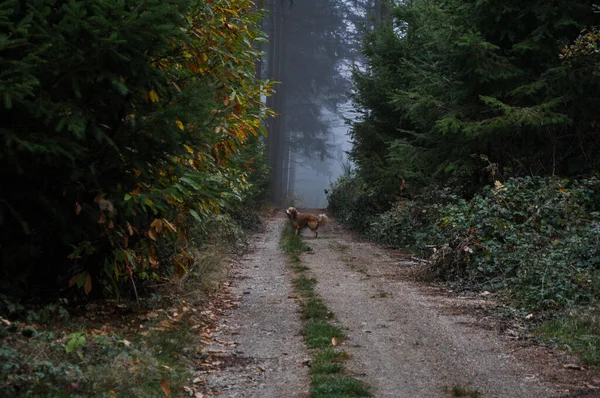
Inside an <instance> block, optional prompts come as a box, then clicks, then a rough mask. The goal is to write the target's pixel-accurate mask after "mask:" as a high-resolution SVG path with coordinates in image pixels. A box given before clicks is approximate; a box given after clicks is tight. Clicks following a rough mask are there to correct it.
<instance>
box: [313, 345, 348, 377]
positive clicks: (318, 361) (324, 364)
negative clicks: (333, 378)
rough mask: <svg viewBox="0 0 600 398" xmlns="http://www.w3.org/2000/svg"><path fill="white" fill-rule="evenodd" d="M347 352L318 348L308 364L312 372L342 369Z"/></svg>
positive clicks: (325, 372) (331, 371)
mask: <svg viewBox="0 0 600 398" xmlns="http://www.w3.org/2000/svg"><path fill="white" fill-rule="evenodd" d="M346 359H348V354H346V353H344V352H338V351H335V350H334V349H333V348H325V349H324V350H320V351H319V352H318V353H317V354H316V355H315V357H314V358H313V360H312V362H311V366H310V372H311V373H312V374H333V373H340V372H341V371H343V370H344V365H343V364H342V362H344V361H345V360H346Z"/></svg>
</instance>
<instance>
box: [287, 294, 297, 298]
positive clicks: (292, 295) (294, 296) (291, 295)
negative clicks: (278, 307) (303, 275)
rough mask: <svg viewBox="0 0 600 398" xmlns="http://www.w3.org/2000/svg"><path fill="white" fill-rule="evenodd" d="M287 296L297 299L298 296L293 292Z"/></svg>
mask: <svg viewBox="0 0 600 398" xmlns="http://www.w3.org/2000/svg"><path fill="white" fill-rule="evenodd" d="M288 298H289V299H297V298H298V296H297V295H295V294H290V295H289V296H288Z"/></svg>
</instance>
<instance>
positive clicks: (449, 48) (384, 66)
mask: <svg viewBox="0 0 600 398" xmlns="http://www.w3.org/2000/svg"><path fill="white" fill-rule="evenodd" d="M590 7H591V2H590V1H577V2H575V3H574V2H567V1H559V2H555V3H552V4H548V3H546V2H541V1H525V2H522V1H509V2H502V3H498V2H491V1H479V2H475V3H473V2H467V1H462V0H417V1H413V2H407V3H403V4H401V5H398V6H397V7H395V9H394V10H393V11H392V16H393V22H392V23H389V24H383V25H381V26H380V27H379V28H378V29H376V30H375V31H374V32H372V33H371V34H369V35H368V36H367V37H366V40H365V42H364V47H363V52H364V55H365V57H366V59H367V65H366V69H365V70H359V69H356V70H355V73H354V81H355V85H356V88H357V95H356V96H355V102H356V104H357V105H358V106H359V107H360V108H361V109H362V111H363V118H362V120H361V121H360V122H358V123H356V124H355V126H354V128H353V132H352V134H353V140H354V143H355V146H354V149H353V152H352V156H353V159H354V160H355V162H356V163H357V164H358V166H359V172H360V173H361V175H362V176H363V177H364V180H365V181H369V182H370V184H371V185H374V186H375V189H376V190H377V192H378V194H380V195H381V197H382V198H384V200H389V199H390V198H392V197H394V196H395V195H398V194H399V193H400V190H399V187H400V186H401V185H402V184H400V182H399V181H401V180H402V179H406V180H407V181H410V184H409V185H411V186H413V187H417V186H420V185H421V186H422V185H423V184H427V183H428V182H427V180H430V179H431V178H435V179H439V180H442V181H444V180H448V179H454V180H455V184H456V185H458V186H462V187H465V188H466V190H467V191H471V192H473V190H475V189H477V187H479V186H480V185H481V184H485V183H488V182H489V178H490V177H491V178H494V179H502V178H507V177H509V176H513V175H523V174H529V173H533V174H546V175H552V174H563V175H570V174H575V173H583V172H590V171H593V170H596V169H597V167H598V164H597V159H598V156H595V155H596V154H597V152H598V150H599V149H600V146H599V144H600V142H599V141H598V139H597V137H598V130H597V127H596V126H597V113H596V111H595V109H597V108H598V101H599V97H598V88H599V87H598V80H597V79H594V78H590V77H589V76H582V75H578V74H577V73H574V71H573V70H571V69H569V68H568V66H567V65H565V64H564V63H562V61H561V60H560V59H559V56H558V55H559V53H560V50H561V49H562V48H563V46H564V45H565V44H566V43H569V42H570V41H571V40H573V39H574V38H575V37H576V36H577V34H578V32H579V31H580V30H581V29H582V28H583V27H584V26H589V25H594V23H595V21H597V16H595V15H593V14H592V13H590V12H589V10H590Z"/></svg>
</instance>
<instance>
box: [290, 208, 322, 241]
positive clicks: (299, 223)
mask: <svg viewBox="0 0 600 398" xmlns="http://www.w3.org/2000/svg"><path fill="white" fill-rule="evenodd" d="M285 214H287V216H288V218H289V219H290V221H291V222H292V225H293V226H294V228H295V229H296V235H298V234H299V233H300V230H301V229H303V228H306V227H308V228H310V230H311V231H313V232H314V233H315V238H316V237H318V236H319V233H318V232H317V230H318V229H319V225H326V224H327V221H328V219H327V216H326V215H325V214H319V215H318V216H315V215H314V214H303V213H300V212H299V211H298V210H297V209H296V208H295V207H290V208H288V209H287V210H286V211H285Z"/></svg>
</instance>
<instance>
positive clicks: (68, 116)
mask: <svg viewBox="0 0 600 398" xmlns="http://www.w3.org/2000/svg"><path fill="white" fill-rule="evenodd" d="M138 3H139V2H136V1H133V0H125V1H120V2H105V1H100V0H91V1H85V2H82V1H72V2H56V1H53V0H41V1H33V0H31V1H30V0H27V1H16V0H9V1H5V2H3V3H2V5H1V6H0V25H1V26H3V28H4V29H3V31H6V32H11V33H10V34H9V35H3V36H2V45H1V46H0V69H2V71H3V77H2V79H1V80H0V92H2V97H1V98H0V120H1V121H2V122H1V126H0V180H2V184H3V185H5V186H10V187H11V189H7V190H2V191H1V192H0V264H1V266H0V290H4V291H10V292H11V293H13V294H15V293H16V294H19V293H20V294H23V295H31V294H40V293H41V292H43V291H48V293H50V294H54V293H56V291H57V290H58V286H61V287H65V286H67V284H70V285H73V284H76V285H77V286H79V287H82V288H83V289H84V290H85V292H86V293H92V294H93V293H94V292H98V293H106V292H110V293H112V294H115V295H117V294H119V293H120V292H121V291H122V287H123V286H124V284H128V283H130V281H133V280H135V279H157V278H159V277H160V276H164V275H168V274H172V273H182V272H185V268H186V267H187V265H189V263H190V261H191V256H190V254H189V253H188V252H187V251H186V250H185V249H186V243H185V241H186V239H187V236H188V234H189V232H190V228H191V227H192V226H193V225H194V224H196V223H200V224H202V223H204V222H205V221H206V220H207V219H208V218H210V217H212V216H213V215H214V214H218V213H222V212H224V211H233V209H235V208H236V207H238V206H239V205H240V202H241V201H242V200H243V199H244V197H246V195H249V196H252V197H254V196H255V195H256V194H257V193H258V192H256V191H253V188H252V187H251V184H252V183H253V182H255V181H251V180H252V177H251V174H252V173H253V172H254V171H253V170H255V169H256V163H255V160H256V158H257V156H259V155H258V153H259V152H260V151H261V149H260V145H259V142H258V140H257V139H255V138H251V137H254V136H260V134H261V133H262V132H263V128H262V126H261V119H262V118H264V117H266V116H267V115H269V114H270V112H269V111H267V110H266V108H265V107H264V105H263V102H262V101H261V96H262V95H268V94H269V90H270V88H269V85H268V84H263V82H260V81H258V80H257V79H256V77H255V73H254V72H255V71H254V60H255V58H256V57H257V56H258V53H257V51H256V50H255V49H254V48H253V44H252V42H253V41H254V40H257V39H258V40H260V34H259V33H258V26H259V25H258V24H259V19H260V11H259V10H258V9H257V8H256V7H255V6H254V3H252V2H251V1H249V0H243V1H239V2H235V3H233V2H231V1H229V0H221V1H217V2H212V1H211V2H207V1H204V0H168V1H159V0H149V1H146V2H144V5H143V7H140V5H139V4H138ZM215 49H218V50H215ZM232 54H235V56H232ZM252 147H254V148H255V149H251V148H252ZM248 148H250V150H247V149H248ZM253 150H256V153H257V156H254V154H253V153H252V151H253ZM261 167H262V166H261ZM159 242H161V243H159ZM163 243H165V244H163ZM166 246H177V249H176V250H173V251H172V252H170V253H172V255H167V254H168V253H160V250H161V248H163V247H166ZM92 289H93V290H92Z"/></svg>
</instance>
